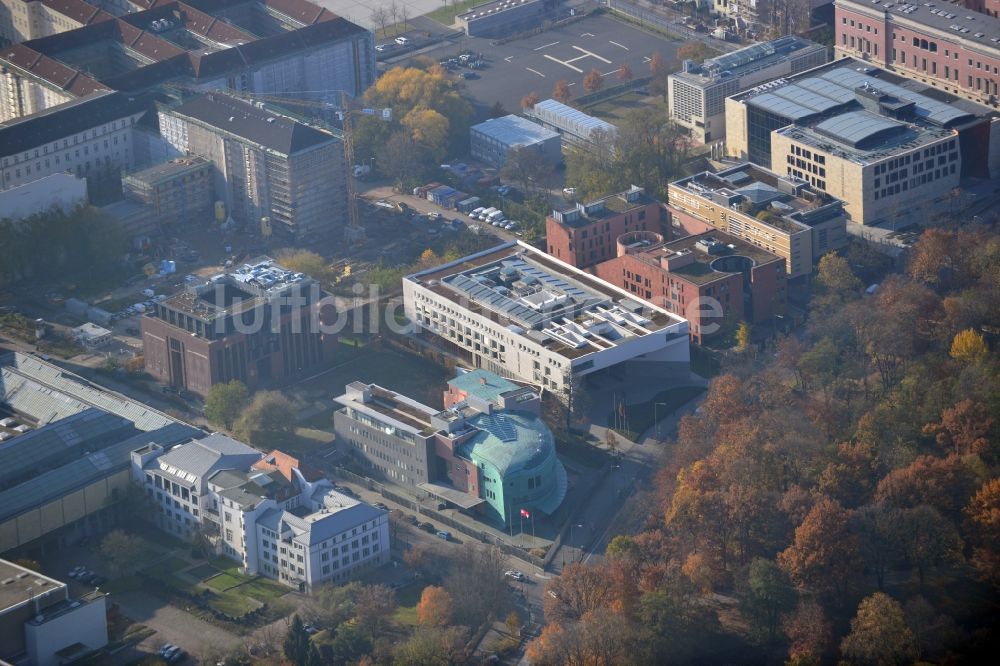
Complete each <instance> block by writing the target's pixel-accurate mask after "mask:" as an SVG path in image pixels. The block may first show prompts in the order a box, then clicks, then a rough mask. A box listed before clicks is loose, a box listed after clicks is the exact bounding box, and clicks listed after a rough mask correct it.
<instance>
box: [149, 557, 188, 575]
mask: <svg viewBox="0 0 1000 666" xmlns="http://www.w3.org/2000/svg"><path fill="white" fill-rule="evenodd" d="M156 566H157V568H160V569H163V570H164V571H169V572H170V573H175V572H177V571H180V570H181V569H184V568H187V567H188V566H190V564H189V563H188V561H187V560H182V559H181V558H179V557H171V558H169V559H167V560H165V561H163V562H157V564H156Z"/></svg>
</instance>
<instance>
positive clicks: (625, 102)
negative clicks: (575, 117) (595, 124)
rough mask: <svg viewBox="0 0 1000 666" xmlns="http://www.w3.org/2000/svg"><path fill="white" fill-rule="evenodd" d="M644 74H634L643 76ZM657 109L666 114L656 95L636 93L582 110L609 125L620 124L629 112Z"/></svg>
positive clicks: (604, 101)
mask: <svg viewBox="0 0 1000 666" xmlns="http://www.w3.org/2000/svg"><path fill="white" fill-rule="evenodd" d="M645 75H646V73H645V72H644V73H642V74H636V76H645ZM650 106H652V107H659V108H662V109H663V111H664V113H666V109H667V105H666V104H664V103H663V98H662V97H658V96H656V95H643V94H640V93H637V92H629V93H625V94H624V95H621V96H620V97H612V98H610V99H604V100H601V101H600V102H597V103H596V104H590V105H588V106H587V107H586V108H585V109H584V110H585V111H586V113H587V114H588V115H591V116H594V117H595V118H600V119H601V120H606V121H608V122H609V123H619V122H621V121H622V120H623V119H624V118H625V116H626V115H627V114H628V112H629V111H632V110H634V109H641V108H645V107H650Z"/></svg>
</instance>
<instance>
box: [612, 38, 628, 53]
mask: <svg viewBox="0 0 1000 666" xmlns="http://www.w3.org/2000/svg"><path fill="white" fill-rule="evenodd" d="M608 43H609V44H614V45H615V46H618V47H620V48H623V49H625V50H626V51H628V50H629V48H628V47H627V46H624V45H622V44H619V43H618V42H612V41H611V40H610V39H609V40H608Z"/></svg>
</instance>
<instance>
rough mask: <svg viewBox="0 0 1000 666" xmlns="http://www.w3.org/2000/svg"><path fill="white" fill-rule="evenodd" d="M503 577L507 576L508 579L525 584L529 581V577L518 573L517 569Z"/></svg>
mask: <svg viewBox="0 0 1000 666" xmlns="http://www.w3.org/2000/svg"><path fill="white" fill-rule="evenodd" d="M503 575H504V576H506V577H507V578H513V579H514V580H516V581H519V582H523V581H525V580H527V579H528V577H527V576H525V575H524V574H523V573H521V572H520V571H517V570H516V569H512V570H510V571H505V572H504V574H503Z"/></svg>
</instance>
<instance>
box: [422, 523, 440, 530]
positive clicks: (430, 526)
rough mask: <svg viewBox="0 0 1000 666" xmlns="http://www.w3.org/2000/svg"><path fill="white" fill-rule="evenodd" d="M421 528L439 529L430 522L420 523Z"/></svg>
mask: <svg viewBox="0 0 1000 666" xmlns="http://www.w3.org/2000/svg"><path fill="white" fill-rule="evenodd" d="M420 529H422V530H423V531H425V532H436V531H437V528H435V527H434V526H433V525H431V524H430V523H420Z"/></svg>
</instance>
